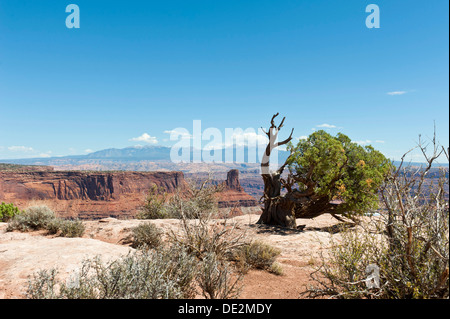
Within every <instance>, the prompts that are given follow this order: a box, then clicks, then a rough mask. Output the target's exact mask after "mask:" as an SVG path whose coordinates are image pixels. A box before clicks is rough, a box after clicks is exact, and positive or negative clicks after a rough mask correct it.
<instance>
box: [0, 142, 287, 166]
mask: <svg viewBox="0 0 450 319" xmlns="http://www.w3.org/2000/svg"><path fill="white" fill-rule="evenodd" d="M242 152H243V154H242ZM258 152H259V153H258ZM263 152H264V149H256V148H248V147H242V148H236V147H235V148H227V149H217V150H214V151H213V150H211V151H201V150H197V149H194V148H185V149H181V150H179V152H178V154H175V157H177V158H178V159H180V158H181V157H182V158H183V160H187V162H193V160H194V159H198V158H201V159H202V162H206V163H214V162H215V161H214V160H213V158H214V159H215V160H216V162H218V163H220V162H222V163H225V162H230V159H231V158H232V162H235V163H260V162H261V157H262V154H263ZM183 154H184V155H183ZM288 156H289V152H287V151H283V150H278V162H279V163H284V161H285V160H286V159H287V157H288ZM89 160H92V161H101V160H108V161H115V162H138V161H149V162H172V158H171V148H170V147H165V146H133V147H126V148H122V149H118V148H110V149H105V150H101V151H97V152H93V153H89V154H87V155H70V156H61V157H44V158H42V157H40V158H24V159H8V160H0V163H11V164H21V165H55V164H57V163H62V162H64V163H69V164H76V163H77V162H80V161H83V162H86V161H89Z"/></svg>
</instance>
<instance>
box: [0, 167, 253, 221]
mask: <svg viewBox="0 0 450 319" xmlns="http://www.w3.org/2000/svg"><path fill="white" fill-rule="evenodd" d="M153 185H156V186H158V187H161V188H163V189H164V190H165V191H166V192H168V193H174V192H175V191H176V190H177V189H178V190H183V188H184V187H186V186H187V183H186V181H185V178H184V174H183V173H182V172H83V171H48V170H47V171H46V170H43V171H17V172H16V171H0V202H6V203H14V204H15V205H17V206H18V207H19V208H21V209H24V208H26V207H27V206H29V205H39V204H45V205H47V206H49V207H51V208H52V209H53V210H54V211H55V212H57V213H58V214H59V215H62V216H63V217H71V218H81V219H98V218H104V217H115V218H133V217H134V216H135V214H136V213H137V211H138V210H139V209H140V207H141V206H142V205H143V203H144V200H145V198H146V194H147V192H148V191H149V189H150V188H151V187H153ZM224 186H225V187H224V188H223V191H222V192H220V193H219V194H218V202H219V207H222V208H226V207H252V206H256V205H257V202H256V201H255V200H254V198H253V197H252V196H250V195H248V194H247V193H245V191H244V190H243V189H242V187H241V186H240V184H239V172H234V171H231V172H229V174H228V178H227V180H226V181H225V182H224Z"/></svg>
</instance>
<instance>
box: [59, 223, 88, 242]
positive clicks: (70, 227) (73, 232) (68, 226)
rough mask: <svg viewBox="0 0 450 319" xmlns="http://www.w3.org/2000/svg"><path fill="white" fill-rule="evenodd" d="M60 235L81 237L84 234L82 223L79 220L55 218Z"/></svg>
mask: <svg viewBox="0 0 450 319" xmlns="http://www.w3.org/2000/svg"><path fill="white" fill-rule="evenodd" d="M57 220H58V223H57V224H59V231H60V232H61V233H60V236H61V237H70V238H74V237H81V236H83V234H84V230H85V227H84V224H83V222H82V221H80V220H65V219H57Z"/></svg>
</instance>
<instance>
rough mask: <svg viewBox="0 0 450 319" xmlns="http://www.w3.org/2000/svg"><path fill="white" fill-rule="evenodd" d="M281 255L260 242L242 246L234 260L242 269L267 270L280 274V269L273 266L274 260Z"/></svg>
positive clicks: (275, 265)
mask: <svg viewBox="0 0 450 319" xmlns="http://www.w3.org/2000/svg"><path fill="white" fill-rule="evenodd" d="M280 253H281V251H280V250H279V249H277V248H274V247H272V246H270V245H269V244H266V243H263V242H261V241H253V242H251V243H249V244H245V245H243V246H242V247H241V248H240V249H239V250H238V251H237V253H236V255H235V258H236V259H237V260H238V261H239V262H240V264H241V267H243V268H244V269H248V268H255V269H263V270H269V271H272V272H274V273H276V274H281V270H280V267H279V266H278V265H277V264H275V259H276V258H277V256H278V255H279V254H280Z"/></svg>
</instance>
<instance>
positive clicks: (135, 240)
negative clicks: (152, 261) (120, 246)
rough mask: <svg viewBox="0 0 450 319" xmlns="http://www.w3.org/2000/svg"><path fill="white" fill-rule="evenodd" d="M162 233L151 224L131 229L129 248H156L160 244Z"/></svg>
mask: <svg viewBox="0 0 450 319" xmlns="http://www.w3.org/2000/svg"><path fill="white" fill-rule="evenodd" d="M162 234H163V233H162V231H161V230H160V229H159V228H158V227H157V226H155V225H154V224H152V223H142V224H140V225H138V226H136V227H134V228H133V229H132V241H131V247H133V248H138V247H148V248H157V247H159V246H160V245H161V243H162V240H161V238H162Z"/></svg>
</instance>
